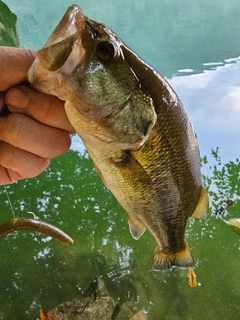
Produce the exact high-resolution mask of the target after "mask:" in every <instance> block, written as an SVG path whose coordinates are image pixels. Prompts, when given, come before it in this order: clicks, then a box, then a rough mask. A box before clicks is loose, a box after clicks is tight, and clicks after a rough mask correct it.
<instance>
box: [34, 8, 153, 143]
mask: <svg viewBox="0 0 240 320" xmlns="http://www.w3.org/2000/svg"><path fill="white" fill-rule="evenodd" d="M123 49H125V46H124V44H123V43H122V41H121V40H120V39H119V38H118V37H117V36H116V35H115V34H114V33H113V32H112V31H111V30H110V29H109V28H108V27H107V26H105V25H103V24H100V23H98V22H96V21H93V20H91V19H89V18H88V17H86V16H85V15H84V14H83V13H82V12H81V10H80V9H79V8H78V7H77V6H71V7H70V8H69V9H68V11H67V12H66V14H65V15H64V17H63V19H62V20H61V21H60V23H59V25H58V26H57V27H56V29H55V30H54V32H53V34H52V35H51V36H50V38H49V39H48V41H47V43H46V44H45V45H44V47H43V48H42V49H41V50H39V51H38V53H37V58H36V60H35V61H34V63H33V65H32V67H31V68H30V70H29V72H28V79H29V82H30V83H31V85H32V86H33V87H34V88H35V89H37V90H39V91H42V92H45V93H48V94H52V95H55V96H57V97H58V98H59V99H62V100H64V101H66V103H65V109H66V112H67V115H68V117H69V120H70V122H71V123H72V125H73V127H74V128H75V129H76V131H77V132H78V133H79V135H80V136H81V138H82V139H83V140H84V138H86V139H87V140H88V142H90V143H91V144H95V143H100V144H101V142H103V143H104V144H105V146H107V147H109V146H110V148H123V149H130V148H135V149H137V148H139V147H140V146H141V145H142V144H143V143H144V142H145V141H146V139H147V137H148V136H149V134H150V131H151V129H152V127H153V126H154V124H155V122H156V114H155V111H154V106H153V103H152V100H151V97H150V96H148V95H147V94H146V93H144V92H142V90H141V83H140V81H139V79H138V77H137V76H136V74H135V72H134V71H133V69H132V67H131V63H129V61H126V59H125V57H124V50H123ZM89 127H91V128H89Z"/></svg>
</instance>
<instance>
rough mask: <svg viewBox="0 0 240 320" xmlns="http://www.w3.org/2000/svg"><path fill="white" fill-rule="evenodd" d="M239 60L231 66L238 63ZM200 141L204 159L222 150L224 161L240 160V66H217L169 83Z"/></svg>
mask: <svg viewBox="0 0 240 320" xmlns="http://www.w3.org/2000/svg"><path fill="white" fill-rule="evenodd" d="M236 61H238V60H237V58H234V59H230V60H229V62H236ZM169 82H170V84H171V85H172V87H173V88H174V90H175V91H176V92H177V94H178V95H179V97H180V99H181V100H182V102H183V104H184V106H185V108H186V109H187V112H188V114H189V116H190V118H191V120H192V122H193V125H194V128H195V130H196V133H197V135H198V138H199V144H200V149H201V154H202V155H209V154H210V152H211V149H212V148H213V149H214V148H216V147H220V153H221V154H222V153H223V159H224V161H228V160H234V159H235V158H236V157H238V156H239V149H240V142H239V138H238V137H239V133H240V129H239V120H240V64H239V63H227V64H226V65H224V66H222V65H221V66H215V67H214V68H213V69H212V70H207V71H204V72H203V73H201V74H195V75H189V76H179V77H174V78H172V79H171V80H169Z"/></svg>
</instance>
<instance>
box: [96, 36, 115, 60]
mask: <svg viewBox="0 0 240 320" xmlns="http://www.w3.org/2000/svg"><path fill="white" fill-rule="evenodd" d="M95 51H96V54H97V55H98V56H99V58H101V59H102V60H111V59H112V58H113V57H114V56H115V53H116V48H115V47H114V45H113V44H112V43H111V42H110V41H108V40H101V41H99V42H98V43H97V45H96V49H95Z"/></svg>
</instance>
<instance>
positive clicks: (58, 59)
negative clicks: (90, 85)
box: [27, 5, 87, 100]
mask: <svg viewBox="0 0 240 320" xmlns="http://www.w3.org/2000/svg"><path fill="white" fill-rule="evenodd" d="M86 20H87V17H86V16H85V15H84V14H83V13H82V11H81V10H80V8H79V7H78V6H76V5H72V6H70V7H69V8H68V10H67V12H66V13H65V14H64V16H63V18H62V20H61V21H60V22H59V24H58V25H57V27H56V28H55V29H54V31H53V33H52V34H51V36H50V37H49V38H48V40H47V42H46V43H45V45H44V46H43V48H42V49H40V50H39V51H38V52H37V57H36V59H35V60H34V62H33V64H32V66H31V68H30V69H29V71H28V75H27V77H28V81H29V83H30V84H31V85H32V87H33V88H35V89H37V90H39V91H42V92H45V93H48V94H53V95H56V96H58V97H59V98H60V99H62V100H65V98H66V97H65V95H64V94H62V93H59V89H58V88H59V87H60V86H61V85H62V83H63V80H64V77H65V76H66V75H68V74H71V72H72V71H73V70H74V69H75V68H76V66H77V65H78V64H79V63H80V62H81V61H82V59H83V57H84V56H85V50H84V48H83V47H82V45H81V43H82V32H83V29H84V26H85V23H86Z"/></svg>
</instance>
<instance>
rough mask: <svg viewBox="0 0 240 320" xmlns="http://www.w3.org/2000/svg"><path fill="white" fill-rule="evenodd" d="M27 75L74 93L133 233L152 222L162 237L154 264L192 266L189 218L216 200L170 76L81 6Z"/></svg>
mask: <svg viewBox="0 0 240 320" xmlns="http://www.w3.org/2000/svg"><path fill="white" fill-rule="evenodd" d="M28 81H29V84H30V86H31V87H32V88H34V89H36V90H38V91H41V92H44V93H47V94H51V95H54V96H57V97H58V98H59V99H61V100H63V101H65V110H66V114H67V116H68V118H69V120H70V122H71V124H72V125H73V127H74V128H75V130H76V132H77V134H78V135H79V136H80V138H81V139H82V141H83V143H84V145H85V147H86V149H87V151H88V153H89V155H90V157H91V159H92V160H93V163H94V165H95V168H96V171H97V172H98V174H99V176H100V177H101V179H102V181H103V183H104V184H105V186H106V188H108V189H109V190H110V191H111V192H112V194H113V195H114V196H115V197H116V199H117V200H118V202H119V203H120V205H121V206H122V207H123V208H124V209H125V211H126V213H127V217H128V224H129V229H130V233H131V235H132V236H133V238H134V239H136V240H138V239H139V238H140V237H141V236H142V234H143V233H144V231H145V230H148V231H149V232H150V233H151V234H152V235H153V237H154V238H155V240H156V248H155V251H154V256H153V265H152V266H153V269H154V270H165V269H169V268H171V267H181V268H189V267H192V266H193V265H194V259H193V257H192V254H191V253H190V249H189V247H188V245H187V243H186V241H185V230H186V225H187V221H188V219H189V218H190V217H192V218H195V219H197V220H201V219H203V218H204V217H205V216H206V215H207V212H208V207H209V200H208V195H207V192H206V190H205V188H204V186H203V181H202V177H201V170H200V169H201V166H200V154H199V146H198V142H197V136H196V134H195V131H194V128H193V125H192V123H191V121H190V119H189V117H188V115H187V112H186V110H185V109H184V107H183V105H182V103H181V101H180V99H179V98H178V96H177V94H176V93H175V91H174V90H173V89H172V88H171V86H170V85H169V83H168V82H167V81H166V79H165V78H164V77H163V76H162V75H160V74H159V73H158V72H157V71H156V70H155V69H153V68H152V67H151V66H150V65H149V64H147V63H146V62H145V61H144V60H142V59H141V58H140V57H139V56H138V55H137V54H136V53H134V52H133V51H132V50H131V49H130V48H128V47H127V45H126V44H124V43H123V42H122V40H121V39H120V38H119V37H118V36H117V35H116V34H115V33H114V32H113V31H112V30H111V29H110V28H109V27H108V26H106V25H104V24H101V23H98V22H96V21H94V20H91V19H90V18H88V17H87V16H86V15H84V13H83V12H82V11H81V9H80V8H79V7H78V6H76V5H73V6H71V7H69V9H68V10H67V12H66V13H65V15H64V16H63V18H62V20H61V21H60V23H59V24H58V25H57V27H56V29H55V30H54V31H53V33H52V34H51V35H50V37H49V39H48V40H47V42H46V44H45V45H44V46H43V48H42V49H40V50H39V51H38V52H37V57H36V59H35V61H34V62H33V64H32V66H31V68H30V69H29V71H28ZM146 250H148V249H147V248H146Z"/></svg>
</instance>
